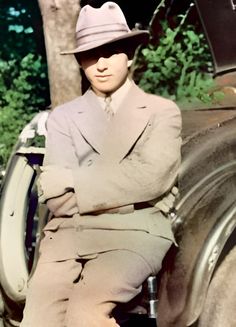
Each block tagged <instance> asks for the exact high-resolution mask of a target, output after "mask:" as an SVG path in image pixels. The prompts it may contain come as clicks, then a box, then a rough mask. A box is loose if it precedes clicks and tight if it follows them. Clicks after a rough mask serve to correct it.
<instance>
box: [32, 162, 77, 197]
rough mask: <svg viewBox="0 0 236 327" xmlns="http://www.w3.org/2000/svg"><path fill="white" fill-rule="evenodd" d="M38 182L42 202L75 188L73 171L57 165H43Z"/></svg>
mask: <svg viewBox="0 0 236 327" xmlns="http://www.w3.org/2000/svg"><path fill="white" fill-rule="evenodd" d="M37 184H38V194H39V201H40V202H42V203H43V202H45V201H46V200H48V199H51V198H55V197H58V196H60V195H63V194H65V193H66V192H68V191H71V190H73V189H74V181H73V176H72V171H71V170H70V169H69V168H64V167H59V166H56V165H49V166H45V167H41V174H40V176H39V179H38V183H37Z"/></svg>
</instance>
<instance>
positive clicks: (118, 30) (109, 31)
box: [61, 1, 149, 54]
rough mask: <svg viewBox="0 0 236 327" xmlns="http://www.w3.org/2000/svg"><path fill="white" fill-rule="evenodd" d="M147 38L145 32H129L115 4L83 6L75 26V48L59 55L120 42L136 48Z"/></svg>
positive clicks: (147, 35)
mask: <svg viewBox="0 0 236 327" xmlns="http://www.w3.org/2000/svg"><path fill="white" fill-rule="evenodd" d="M148 38H149V32H148V31H147V30H134V31H133V30H130V28H129V27H128V24H127V22H126V19H125V16H124V14H123V12H122V11H121V9H120V7H119V6H118V5H117V4H116V3H115V2H110V1H109V2H105V3H104V4H103V5H102V6H101V7H100V8H94V7H91V6H90V5H86V6H84V7H83V8H82V9H81V10H80V14H79V17H78V20H77V24H76V45H77V46H76V48H75V49H72V50H68V51H63V52H61V54H75V53H80V52H83V51H88V50H91V49H94V48H97V47H100V46H102V45H105V44H108V43H113V42H117V41H122V40H129V41H130V42H131V41H132V44H133V45H135V46H138V45H139V44H142V43H146V42H147V41H148Z"/></svg>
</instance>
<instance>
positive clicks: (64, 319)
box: [20, 238, 172, 327]
mask: <svg viewBox="0 0 236 327" xmlns="http://www.w3.org/2000/svg"><path fill="white" fill-rule="evenodd" d="M159 241H160V249H161V252H163V253H160V254H159V255H160V257H164V255H165V253H166V252H167V250H168V249H169V247H170V245H171V243H172V242H171V241H169V240H167V239H164V238H160V240H159ZM157 267H158V269H157V270H159V269H160V262H158V263H157ZM153 270H155V267H151V266H150V265H149V263H148V262H147V261H146V260H145V258H143V257H142V256H141V255H139V254H137V253H135V252H132V251H130V250H112V251H108V252H105V253H100V254H99V255H98V256H97V257H96V258H93V259H89V260H80V259H70V260H65V261H57V262H47V263H45V262H40V260H39V262H38V264H37V267H36V270H35V273H34V274H33V276H32V278H31V279H30V281H29V287H28V293H27V297H26V305H25V309H24V315H23V320H22V322H21V324H20V327H117V326H119V325H118V324H117V323H116V321H115V319H114V317H113V316H112V310H113V309H114V308H115V307H116V305H117V304H118V303H127V302H129V301H130V300H131V299H133V298H134V297H135V296H136V295H138V294H139V293H140V292H141V289H142V283H143V282H144V281H145V280H146V279H147V278H148V276H150V275H151V274H153V273H154V271H153ZM155 273H157V271H155Z"/></svg>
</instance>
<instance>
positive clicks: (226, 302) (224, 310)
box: [197, 246, 236, 327]
mask: <svg viewBox="0 0 236 327" xmlns="http://www.w3.org/2000/svg"><path fill="white" fill-rule="evenodd" d="M235 276H236V246H235V247H234V248H233V249H232V250H231V251H230V252H229V254H228V255H227V256H226V257H225V259H224V260H223V261H222V263H221V264H220V265H219V267H218V269H217V270H216V272H215V274H214V276H213V278H212V281H211V283H210V285H209V288H208V292H207V297H206V300H205V304H204V307H203V311H202V313H201V316H200V318H199V320H198V323H197V327H235V324H236V300H235V299H236V282H235Z"/></svg>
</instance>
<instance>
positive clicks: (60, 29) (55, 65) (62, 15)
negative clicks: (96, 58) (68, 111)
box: [38, 0, 81, 108]
mask: <svg viewBox="0 0 236 327" xmlns="http://www.w3.org/2000/svg"><path fill="white" fill-rule="evenodd" d="M38 1H39V6H40V9H41V14H42V18H43V27H44V37H45V44H46V53H47V63H48V75H49V85H50V94H51V104H52V108H54V107H55V106H57V105H59V104H62V103H64V102H66V101H69V100H71V99H73V98H75V97H77V96H78V95H80V94H81V76H80V70H79V65H78V64H77V62H76V60H75V58H74V56H73V55H61V54H60V53H61V51H63V50H65V49H66V50H67V49H73V48H74V47H75V25H76V20H77V17H78V13H79V10H80V4H79V0H38Z"/></svg>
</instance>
